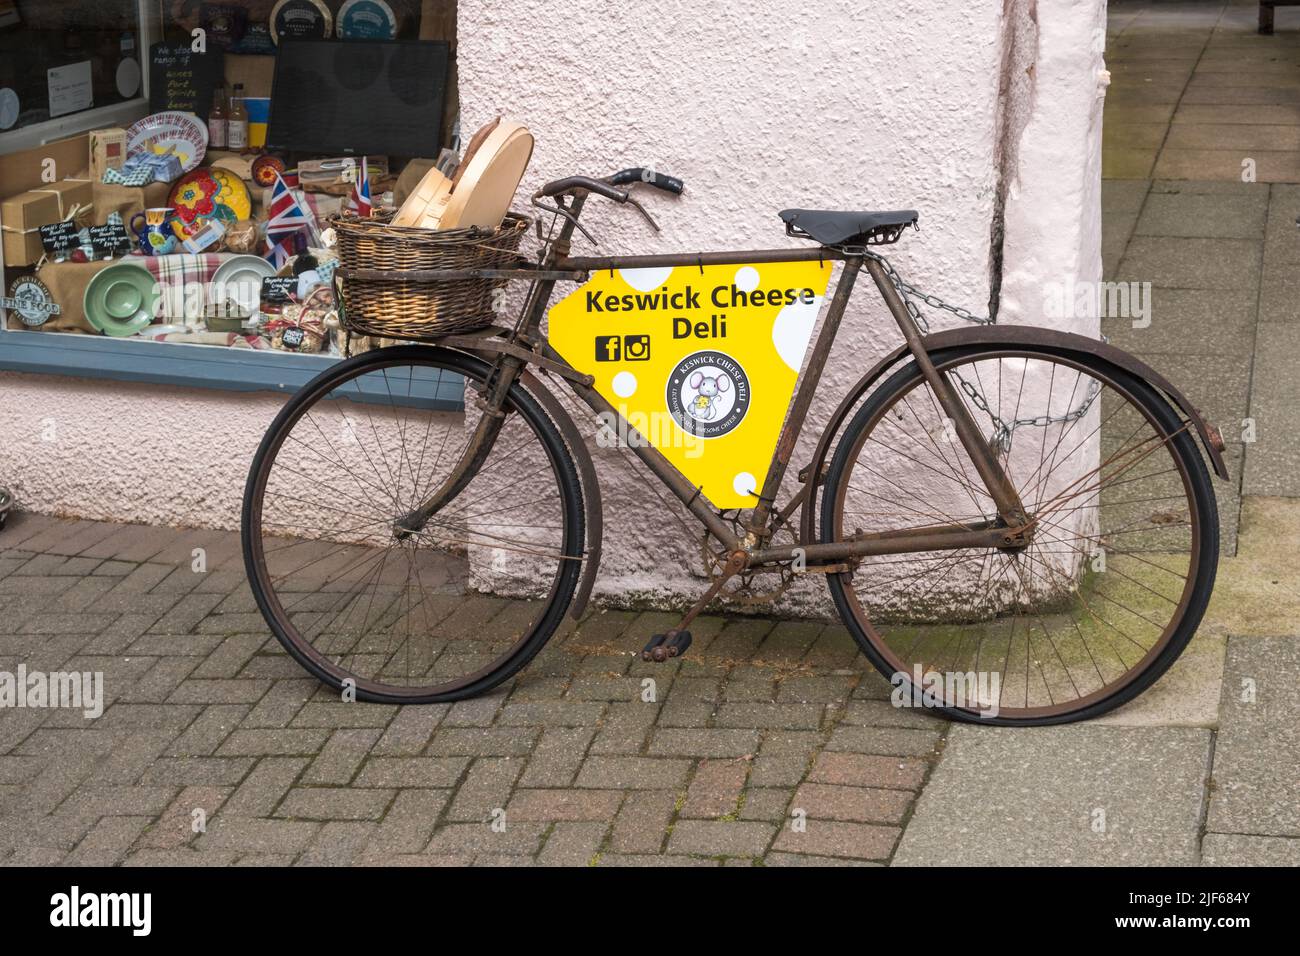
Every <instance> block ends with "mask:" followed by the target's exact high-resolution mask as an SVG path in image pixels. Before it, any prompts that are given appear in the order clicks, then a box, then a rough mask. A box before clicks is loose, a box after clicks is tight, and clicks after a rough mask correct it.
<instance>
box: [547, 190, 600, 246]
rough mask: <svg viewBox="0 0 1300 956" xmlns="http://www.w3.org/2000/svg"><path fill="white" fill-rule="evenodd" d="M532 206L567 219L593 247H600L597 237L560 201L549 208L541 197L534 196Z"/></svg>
mask: <svg viewBox="0 0 1300 956" xmlns="http://www.w3.org/2000/svg"><path fill="white" fill-rule="evenodd" d="M532 204H533V205H534V206H536V207H537V208H538V209H541V210H544V211H546V212H549V213H551V214H552V215H555V216H563V217H564V218H565V219H567V220H569V222H571V223H573V225H574V227H575V228H576V229H577V230H578V231H579V232H580V233H582V234H583V235H584V236H586V237H587V240H588V241H589V242H590V243H591V244H592V245H593V246H599V245H600V243H599V242H597V241H596V237H595V236H593V235H592V234H591V233H590V232H588V231H587V227H586V226H584V225H583V224H582V223H580V222H578V217H577V216H575V215H574V214H573V213H571V212H569V210H568V209H566V208H565V207H564V205H563V204H562V203H561V202H560V201H559V200H558V199H557V200H556V201H555V205H553V206H548V205H547V204H546V203H544V202H542V199H541V196H533V198H532ZM539 238H540V235H539Z"/></svg>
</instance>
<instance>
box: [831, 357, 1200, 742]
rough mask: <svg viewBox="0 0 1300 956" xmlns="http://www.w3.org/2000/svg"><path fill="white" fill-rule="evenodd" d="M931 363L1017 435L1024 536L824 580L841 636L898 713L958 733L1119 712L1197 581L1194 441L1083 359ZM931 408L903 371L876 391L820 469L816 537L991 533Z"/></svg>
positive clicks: (977, 407)
mask: <svg viewBox="0 0 1300 956" xmlns="http://www.w3.org/2000/svg"><path fill="white" fill-rule="evenodd" d="M932 358H933V360H934V362H935V366H936V368H938V369H939V370H940V372H941V374H943V375H945V376H946V377H947V379H948V381H949V382H951V383H952V385H953V387H954V389H955V390H956V393H957V394H958V395H959V396H960V397H961V399H962V401H963V402H964V403H965V404H966V406H967V408H968V410H969V411H970V413H971V415H972V416H973V417H974V418H975V421H976V422H977V423H978V424H980V425H981V426H983V427H984V429H985V433H986V434H987V435H994V434H997V433H999V432H1000V427H1001V426H1003V425H1008V426H1010V425H1013V423H1019V424H1014V427H1012V428H1011V431H1010V435H1009V441H1004V442H1003V444H1002V446H1001V447H1000V452H999V453H1000V459H1001V461H1002V465H1003V468H1004V469H1005V471H1006V473H1007V475H1008V477H1009V478H1010V479H1011V481H1012V483H1013V484H1014V485H1015V486H1016V489H1017V492H1018V494H1019V496H1020V498H1021V501H1022V503H1023V504H1024V507H1025V508H1026V510H1027V512H1028V515H1029V518H1030V519H1031V520H1032V521H1034V522H1035V529H1034V531H1033V537H1032V539H1031V541H1030V543H1029V544H1028V545H1026V546H1021V547H1017V548H1005V549H1003V548H978V549H977V548H970V549H964V550H960V551H932V552H924V553H916V554H891V555H883V556H878V557H869V558H864V559H862V560H861V561H860V562H858V564H857V566H856V567H855V568H854V569H853V570H851V571H848V572H844V573H841V574H835V575H831V576H829V577H828V584H829V586H830V589H831V594H832V596H833V598H834V600H835V603H836V606H837V608H838V610H839V612H840V615H841V617H842V618H843V620H844V622H845V624H846V626H847V627H848V629H849V631H850V632H851V633H852V635H853V637H854V639H855V640H856V641H857V643H858V644H859V645H860V646H861V647H862V649H863V652H864V653H865V654H866V655H867V657H868V658H869V659H870V660H871V662H872V663H873V664H874V665H875V666H876V668H877V669H878V670H880V672H881V673H882V674H884V675H885V676H886V677H888V678H890V680H891V681H892V682H893V683H894V685H895V688H896V690H895V692H894V696H895V702H896V703H901V704H904V705H918V704H919V705H921V706H930V707H935V708H936V709H939V710H941V711H943V712H944V713H946V714H948V715H949V716H951V717H954V718H956V719H960V720H972V721H979V722H984V723H995V724H1053V723H1063V722H1067V721H1072V720H1080V719H1085V718H1088V717H1092V716H1096V715H1098V714H1101V713H1104V712H1105V711H1108V710H1110V709H1112V708H1114V707H1117V706H1119V705H1120V704H1122V703H1125V702H1126V701H1128V700H1131V699H1132V698H1133V697H1135V696H1136V695H1137V694H1139V693H1141V692H1142V691H1143V690H1144V689H1146V688H1147V687H1149V686H1150V685H1151V684H1152V683H1153V682H1154V681H1155V680H1156V679H1157V678H1158V677H1159V676H1160V675H1161V674H1163V673H1164V672H1165V670H1166V669H1168V667H1169V666H1170V665H1171V664H1172V663H1173V661H1174V660H1175V659H1176V658H1177V657H1178V654H1179V653H1180V652H1181V651H1182V649H1183V648H1184V647H1185V646H1186V644H1187V641H1188V640H1189V639H1190V638H1191V636H1192V634H1193V632H1194V631H1195V629H1196V626H1197V625H1198V624H1199V622H1200V619H1201V615H1202V614H1203V612H1204V610H1205V605H1206V603H1207V601H1208V599H1209V595H1210V591H1211V589H1212V588H1213V584H1214V576H1215V569H1216V565H1217V561H1218V548H1219V534H1218V514H1217V511H1216V508H1215V501H1214V495H1213V490H1212V488H1211V485H1210V478H1209V475H1208V472H1207V471H1206V468H1205V464H1204V462H1203V460H1202V459H1201V456H1200V453H1199V451H1198V449H1197V448H1196V443H1195V439H1194V436H1195V429H1194V426H1193V425H1192V424H1191V423H1190V422H1184V421H1183V420H1182V419H1181V418H1180V417H1179V416H1178V415H1177V414H1176V413H1175V411H1174V409H1173V408H1171V407H1170V405H1169V403H1168V402H1167V401H1166V400H1165V399H1164V398H1163V397H1162V396H1161V395H1160V394H1159V393H1157V392H1156V391H1155V390H1154V389H1152V388H1151V387H1150V386H1149V385H1147V384H1146V383H1145V382H1143V381H1141V380H1139V379H1137V378H1136V377H1134V376H1133V375H1131V374H1129V373H1127V372H1125V371H1124V370H1122V369H1119V368H1117V367H1115V366H1113V365H1111V364H1110V363H1108V362H1105V361H1104V360H1102V359H1099V358H1097V357H1096V356H1091V355H1087V354H1084V353H1076V352H1072V351H1066V350H1055V349H1051V348H1048V347H1036V346H1024V347H1022V346H1006V347H995V346H968V347H958V348H953V349H948V350H945V351H943V352H939V353H936V354H935V355H934V356H932ZM940 407H941V406H940V404H939V401H938V399H937V397H936V396H935V395H934V393H933V392H932V390H931V388H930V386H929V385H928V383H926V382H925V380H924V378H923V377H922V375H921V372H920V369H919V368H918V367H917V366H916V364H915V363H914V362H913V363H909V364H908V365H906V366H905V367H903V368H902V369H900V370H899V371H897V372H896V373H895V374H894V375H892V376H891V377H890V378H889V379H888V380H887V381H885V382H884V383H883V384H882V385H880V387H879V388H877V389H876V391H875V392H874V393H873V394H872V395H871V397H870V398H869V399H868V400H867V401H866V402H865V403H864V404H863V406H862V407H861V408H860V409H859V410H858V412H857V413H856V414H855V416H854V417H853V419H852V421H851V422H850V424H849V425H848V427H847V428H846V429H845V433H844V436H843V437H842V439H841V441H840V443H839V445H838V447H837V450H836V454H835V456H834V458H833V460H832V463H831V467H830V469H829V472H828V475H827V482H826V489H825V497H824V499H823V502H822V515H821V535H822V540H823V541H843V540H845V539H847V538H851V537H852V536H853V535H855V534H857V533H859V532H873V531H884V530H894V529H899V528H905V527H918V526H929V525H944V526H952V525H959V526H964V527H968V526H974V525H976V524H978V523H983V522H990V521H994V522H996V521H997V520H998V515H997V508H996V506H995V505H994V503H993V502H992V500H991V499H990V497H989V495H988V493H987V491H986V490H985V488H984V486H983V483H982V482H981V480H980V479H979V477H978V475H977V473H976V471H975V467H974V465H973V463H972V462H971V460H970V458H969V456H968V455H967V453H966V451H965V448H964V447H963V446H962V445H961V443H960V441H959V440H958V439H957V437H956V434H955V432H954V430H953V428H952V426H951V423H950V422H948V421H947V420H946V418H945V416H944V415H943V414H942V412H941V411H940ZM1001 434H1002V435H1003V436H1004V437H1006V436H1007V433H1006V432H1005V431H1001Z"/></svg>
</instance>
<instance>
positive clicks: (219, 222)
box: [0, 0, 526, 367]
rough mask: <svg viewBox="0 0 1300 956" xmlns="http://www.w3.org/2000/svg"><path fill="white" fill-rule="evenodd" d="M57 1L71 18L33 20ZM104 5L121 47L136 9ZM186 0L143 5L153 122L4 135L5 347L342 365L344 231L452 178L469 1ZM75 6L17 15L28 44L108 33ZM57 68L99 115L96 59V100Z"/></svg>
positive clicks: (139, 117) (74, 44)
mask: <svg viewBox="0 0 1300 956" xmlns="http://www.w3.org/2000/svg"><path fill="white" fill-rule="evenodd" d="M38 6H39V7H41V8H42V9H44V8H45V7H50V8H57V9H59V10H61V11H62V12H63V13H64V14H65V16H63V17H62V18H61V19H60V18H55V17H52V16H51V15H49V14H48V11H47V12H46V13H45V14H42V15H41V16H39V17H28V16H27V13H28V8H29V7H30V8H33V9H35V8H36V7H38ZM105 6H106V7H113V8H115V9H116V8H117V7H121V8H122V10H121V11H119V13H120V14H121V16H119V17H118V18H117V19H112V20H111V23H110V24H109V26H110V27H111V29H113V30H118V32H119V33H121V32H122V31H121V30H119V27H121V26H122V23H124V22H125V21H124V20H122V17H125V16H126V14H127V13H129V14H130V15H131V16H132V17H134V16H135V15H136V12H137V11H136V7H137V4H136V3H135V2H131V3H123V4H106V5H105ZM164 6H167V5H164ZM170 6H171V9H170V10H168V11H165V12H166V13H167V14H168V15H167V16H165V17H164V19H163V20H162V21H161V22H159V15H158V11H157V8H156V7H154V5H152V4H139V7H140V11H141V13H142V15H141V17H140V22H139V25H138V26H137V27H136V28H134V29H135V33H134V34H133V36H136V37H137V38H138V39H137V40H135V41H133V45H134V46H142V47H144V48H145V49H147V50H148V62H147V64H146V67H145V68H144V69H143V70H142V71H141V79H140V82H139V84H138V85H139V86H140V87H142V88H140V89H138V90H137V91H136V92H138V93H139V97H140V99H139V103H140V107H139V112H138V113H137V114H136V115H134V116H130V117H128V118H127V119H126V120H125V121H119V122H118V123H116V124H94V123H93V122H92V121H90V120H87V125H85V126H84V127H83V129H82V130H81V131H78V132H77V133H76V134H75V135H72V136H67V137H65V138H63V139H61V140H58V141H57V142H56V143H55V144H52V145H51V146H40V147H37V148H34V149H32V148H29V149H26V150H24V149H19V148H9V147H8V144H7V143H6V139H5V135H4V133H3V132H0V173H3V175H0V182H3V186H0V237H2V240H3V250H4V262H3V269H4V271H3V277H4V278H3V284H2V285H0V292H3V293H6V294H4V295H3V296H0V310H3V312H2V314H3V317H4V321H3V322H2V323H0V353H3V352H4V351H5V348H4V346H5V344H6V342H8V343H9V344H10V345H14V344H18V343H19V342H20V341H21V342H22V343H24V344H26V343H28V342H31V341H32V339H33V337H34V336H33V333H36V334H37V335H36V336H35V337H38V338H39V339H40V340H42V341H48V342H50V343H51V347H57V344H58V341H59V340H58V339H56V336H58V335H63V336H68V335H76V336H81V337H95V338H99V339H102V340H104V341H105V344H106V345H107V344H108V343H107V340H110V339H112V340H118V341H121V342H123V343H128V342H150V343H154V342H165V343H167V344H169V345H172V344H184V345H207V346H214V345H215V346H224V347H231V348H240V349H255V350H259V351H262V350H280V351H284V352H294V353H316V354H322V355H340V354H342V353H343V351H344V350H345V349H347V348H348V345H349V343H348V342H347V341H346V340H345V337H344V335H343V333H342V332H341V331H340V322H339V319H338V314H337V313H338V305H337V303H336V301H335V283H334V273H335V268H336V266H337V262H338V255H337V252H336V250H335V248H334V235H335V231H334V230H333V229H332V228H331V224H332V222H333V221H334V220H335V219H336V218H337V217H339V216H341V215H344V214H348V213H352V214H353V217H354V218H356V217H357V215H358V214H359V215H360V217H361V218H369V217H371V216H375V217H383V216H386V215H391V214H392V213H393V212H394V210H395V209H396V207H397V205H399V204H400V203H399V202H398V201H397V199H398V196H400V198H401V199H403V200H404V199H405V198H406V195H405V194H406V193H407V192H409V191H410V187H411V186H413V185H414V184H415V183H417V182H418V181H419V178H420V175H422V174H423V173H424V172H425V171H426V170H428V169H430V168H431V167H433V166H434V165H435V164H437V163H441V165H442V167H443V168H445V169H447V170H448V172H451V171H453V169H452V167H454V165H455V162H454V159H455V154H454V153H452V152H449V151H448V150H447V149H446V148H445V147H447V146H449V145H451V141H452V137H451V129H452V128H453V127H452V126H451V124H450V123H449V122H448V114H447V110H448V109H449V108H454V104H455V100H456V97H455V90H454V85H453V84H454V79H453V77H454V72H453V70H452V68H451V64H452V63H453V62H454V44H453V43H452V41H453V40H454V24H455V17H454V0H445V2H433V0H405V2H402V0H391V2H387V3H382V2H374V0H366V2H345V3H342V4H339V3H337V2H335V0H330V2H328V3H326V2H321V0H312V2H306V3H298V2H295V0H285V2H279V3H275V2H271V0H244V2H230V3H199V4H173V5H170ZM150 7H153V9H152V10H149V9H146V8H150ZM74 8H75V9H77V10H83V9H84V8H85V5H84V4H78V3H71V2H59V3H52V4H39V5H38V4H35V3H26V2H19V3H18V4H17V9H18V13H19V16H20V18H21V21H20V22H21V23H22V24H23V28H24V30H25V31H26V32H29V33H30V32H32V31H34V30H38V29H39V30H40V31H41V32H42V36H43V40H42V42H41V43H37V44H34V46H33V48H34V49H38V50H46V51H48V50H49V49H50V44H51V43H52V42H53V39H52V34H51V33H50V30H51V29H56V28H57V29H56V32H57V31H58V30H62V33H59V42H60V43H62V44H63V45H64V46H60V47H59V49H60V50H62V49H64V47H66V48H67V49H69V50H73V49H76V48H78V47H81V46H84V45H85V43H87V42H89V41H88V39H87V37H88V35H89V34H90V33H91V32H94V33H98V32H99V31H100V30H101V29H105V28H106V27H103V25H102V24H101V23H99V22H96V23H95V24H94V25H93V26H92V27H90V28H87V29H86V30H85V31H82V30H81V29H79V28H78V27H76V26H74V25H70V24H73V23H74V18H71V17H70V16H68V15H66V14H68V13H69V11H71V10H73V9H74ZM430 11H432V12H433V13H434V14H435V15H434V16H432V17H430V18H429V25H428V27H427V28H425V27H424V26H422V21H423V19H424V18H425V17H426V16H427V15H428V14H429V13H430ZM104 22H105V23H109V21H108V20H105V21H104ZM123 29H125V28H123ZM83 32H84V33H85V34H87V36H83V35H82V33H83ZM448 33H451V34H453V35H445V34H448ZM65 34H66V35H65ZM440 34H441V35H440ZM259 35H260V36H261V37H266V38H269V41H270V42H269V45H263V44H262V43H261V42H260V41H259V39H258V38H259ZM196 37H199V38H201V40H202V42H197V41H196V40H195V38H196ZM311 37H315V38H317V39H305V38H311ZM284 40H288V42H281V41H284ZM12 42H13V40H12V38H9V37H6V36H4V31H3V30H0V44H3V43H10V44H11V45H12ZM56 45H57V44H56ZM36 55H37V54H35V53H34V54H33V56H36ZM41 55H43V56H44V57H45V60H43V61H42V62H45V61H48V63H49V64H53V65H54V66H57V67H59V68H63V67H76V68H75V69H66V70H64V72H62V73H60V75H59V76H60V79H59V85H58V88H57V89H58V95H57V97H56V100H55V104H54V105H55V106H58V107H59V108H60V109H62V108H64V107H66V108H67V109H68V111H69V112H72V111H75V110H76V109H80V108H81V107H80V106H79V105H78V104H81V103H82V101H83V100H86V101H87V102H88V103H89V104H90V105H98V103H99V101H98V100H97V99H96V98H95V97H96V92H97V89H98V88H97V86H96V85H95V77H96V76H98V73H99V72H100V71H102V69H103V67H102V66H101V64H99V63H98V61H96V62H95V63H93V64H91V68H90V70H89V73H88V74H87V75H89V76H90V81H88V85H87V82H86V81H85V77H84V76H82V73H84V72H85V71H82V70H81V68H80V67H77V66H76V64H77V63H78V62H80V61H71V60H70V58H69V57H66V56H53V55H48V53H47V54H41ZM115 62H116V61H115ZM330 64H343V70H342V73H339V72H338V71H336V70H334V69H333V68H332V67H331V68H330V69H328V70H326V66H328V65H330ZM413 64H415V65H418V66H419V67H420V68H419V69H412V68H411V67H412V65H413ZM54 66H51V67H50V68H51V69H53V68H54ZM114 68H115V69H116V66H115V67H114ZM366 70H369V71H370V72H369V73H368V74H367V77H368V78H367V77H362V73H363V72H365V71H366ZM322 73H325V74H328V76H331V77H335V78H336V79H335V80H334V81H333V82H332V83H326V82H324V81H323V80H322ZM361 79H366V82H365V83H360V80H361ZM342 80H347V83H346V84H345V83H343V82H342ZM4 82H5V77H4V76H0V86H2V85H3V84H4ZM413 110H414V111H416V112H417V113H418V114H419V116H420V117H421V119H420V121H419V122H411V115H412V111H413ZM49 112H53V111H52V110H47V113H49ZM87 115H88V116H92V115H93V114H87ZM399 116H400V117H401V122H400V123H398V122H396V120H395V118H396V117H399ZM268 141H269V143H270V146H268V145H267V144H268ZM15 142H16V141H15ZM421 156H423V157H425V158H423V159H418V158H416V157H421ZM524 161H525V162H526V156H525V157H524ZM408 166H410V167H411V168H412V170H414V171H415V174H414V175H412V176H408V177H407V180H409V182H408V181H406V180H404V188H403V189H402V190H401V192H400V193H399V192H397V190H398V178H399V176H400V175H401V173H402V172H403V171H404V170H405V169H406V168H407V167H408ZM11 173H12V175H11ZM499 219H500V217H498V221H499ZM11 334H12V335H15V336H21V339H18V338H13V339H11V338H9V337H10V335H11ZM90 341H93V339H91V340H90ZM12 351H13V350H12V349H11V350H10V352H11V353H12ZM113 351H114V350H108V349H106V350H105V354H106V355H107V354H109V353H110V352H113ZM114 354H116V353H115V352H114ZM2 357H3V356H2V355H0V358H2ZM106 361H107V360H106ZM9 367H13V366H9Z"/></svg>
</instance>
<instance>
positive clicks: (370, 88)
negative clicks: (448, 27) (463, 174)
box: [266, 39, 450, 156]
mask: <svg viewBox="0 0 1300 956" xmlns="http://www.w3.org/2000/svg"><path fill="white" fill-rule="evenodd" d="M449 58H450V50H449V45H448V44H447V43H445V42H443V41H437V40H290V39H285V40H284V41H283V42H281V44H280V48H279V51H278V53H277V55H276V58H275V79H274V81H273V83H272V87H271V116H270V121H269V124H268V126H267V134H266V145H267V147H268V148H270V149H278V150H288V151H293V152H302V153H325V154H329V155H340V156H346V155H349V154H357V155H361V154H364V153H369V154H372V155H373V154H387V155H390V156H437V155H438V152H439V150H440V149H441V148H442V107H443V100H444V99H445V98H446V94H447V65H448V62H449Z"/></svg>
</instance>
